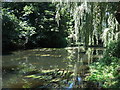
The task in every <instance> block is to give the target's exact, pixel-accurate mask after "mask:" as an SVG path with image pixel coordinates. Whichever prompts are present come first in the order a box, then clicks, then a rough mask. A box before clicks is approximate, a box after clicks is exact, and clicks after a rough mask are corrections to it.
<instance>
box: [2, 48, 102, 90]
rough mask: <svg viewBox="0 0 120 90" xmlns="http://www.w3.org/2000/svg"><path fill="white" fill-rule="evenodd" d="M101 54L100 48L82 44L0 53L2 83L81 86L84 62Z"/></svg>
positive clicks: (19, 85) (85, 67)
mask: <svg viewBox="0 0 120 90" xmlns="http://www.w3.org/2000/svg"><path fill="white" fill-rule="evenodd" d="M102 54H103V48H88V50H87V51H86V50H85V49H84V48H83V47H80V48H79V49H78V47H68V48H65V49H64V48H63V49H62V48H61V49H56V48H52V49H50V48H43V49H32V50H22V51H16V52H13V54H11V55H5V56H3V60H2V64H3V67H2V69H3V70H2V71H3V87H5V88H9V87H10V88H12V87H14V88H17V87H18V88H30V87H51V86H52V87H63V88H64V87H70V86H72V87H73V86H74V87H75V88H76V87H77V88H78V87H85V85H84V77H85V75H86V74H87V72H88V64H90V63H92V62H93V60H94V59H95V60H96V59H99V58H100V57H102ZM47 77H48V78H47Z"/></svg>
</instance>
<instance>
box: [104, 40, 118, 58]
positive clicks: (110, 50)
mask: <svg viewBox="0 0 120 90" xmlns="http://www.w3.org/2000/svg"><path fill="white" fill-rule="evenodd" d="M105 55H106V56H108V55H109V56H113V57H118V58H120V40H118V41H112V42H110V44H109V45H108V47H107V50H106V54H105Z"/></svg>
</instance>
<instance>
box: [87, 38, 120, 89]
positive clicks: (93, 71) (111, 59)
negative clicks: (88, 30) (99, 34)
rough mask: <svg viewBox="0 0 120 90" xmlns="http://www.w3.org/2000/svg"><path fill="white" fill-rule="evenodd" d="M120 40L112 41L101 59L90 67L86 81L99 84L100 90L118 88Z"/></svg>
mask: <svg viewBox="0 0 120 90" xmlns="http://www.w3.org/2000/svg"><path fill="white" fill-rule="evenodd" d="M119 51H120V40H118V41H112V42H111V43H110V44H109V45H108V47H107V49H106V52H105V54H104V56H103V58H102V59H100V60H98V61H97V62H94V63H92V64H91V65H90V76H88V77H86V80H88V81H93V82H95V83H96V82H99V86H100V87H102V88H120V86H119V85H120V54H119Z"/></svg>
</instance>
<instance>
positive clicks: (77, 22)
mask: <svg viewBox="0 0 120 90" xmlns="http://www.w3.org/2000/svg"><path fill="white" fill-rule="evenodd" d="M53 2H54V3H55V4H56V21H57V24H58V26H59V21H60V15H61V12H62V15H64V14H66V12H67V13H70V14H69V15H70V17H71V19H72V20H73V21H74V26H73V27H72V29H70V30H71V31H70V33H69V36H72V37H73V39H74V40H75V42H76V44H84V45H85V46H88V45H98V44H99V42H98V41H99V40H102V41H103V45H104V46H107V44H108V43H109V42H110V41H111V40H115V39H116V38H118V37H116V33H118V31H119V27H118V22H117V21H116V19H115V15H114V13H115V11H116V10H117V7H116V5H118V3H115V2H112V3H111V2H87V0H85V1H84V2H69V0H67V1H65V2H63V1H62V0H59V1H58V2H56V1H55V0H53ZM63 11H64V12H63ZM116 40H117V39H116Z"/></svg>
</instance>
